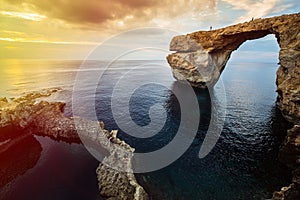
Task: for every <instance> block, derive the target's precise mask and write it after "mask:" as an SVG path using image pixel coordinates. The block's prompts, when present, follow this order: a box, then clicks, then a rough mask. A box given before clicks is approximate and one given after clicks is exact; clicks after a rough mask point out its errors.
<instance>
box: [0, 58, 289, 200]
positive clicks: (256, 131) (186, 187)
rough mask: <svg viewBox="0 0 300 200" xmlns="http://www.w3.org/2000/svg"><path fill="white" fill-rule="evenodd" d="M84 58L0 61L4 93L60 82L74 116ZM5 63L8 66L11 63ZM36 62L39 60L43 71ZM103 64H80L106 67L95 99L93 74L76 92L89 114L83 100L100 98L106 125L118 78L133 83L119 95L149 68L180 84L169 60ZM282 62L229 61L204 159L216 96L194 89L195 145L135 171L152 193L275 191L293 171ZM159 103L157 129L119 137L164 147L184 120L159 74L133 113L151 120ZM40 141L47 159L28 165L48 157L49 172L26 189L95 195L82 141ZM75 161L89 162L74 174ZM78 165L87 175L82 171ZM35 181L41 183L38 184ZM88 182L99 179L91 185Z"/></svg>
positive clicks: (220, 195)
mask: <svg viewBox="0 0 300 200" xmlns="http://www.w3.org/2000/svg"><path fill="white" fill-rule="evenodd" d="M7 62H8V61H7ZM10 62H11V61H10ZM80 63H81V62H80V61H55V62H53V61H51V62H50V61H48V62H41V61H39V62H37V61H34V62H33V61H26V62H23V63H20V62H16V63H15V62H14V63H10V65H9V66H11V68H10V69H8V68H7V69H6V70H5V68H4V67H2V68H1V70H2V73H1V74H2V77H3V78H2V79H1V85H5V87H1V96H4V95H5V96H16V95H19V94H21V93H22V92H26V91H28V90H35V89H42V88H47V87H54V86H60V87H62V88H63V89H64V90H63V91H62V92H60V93H59V94H58V95H55V97H54V99H55V100H65V101H66V102H67V103H68V105H67V108H66V114H67V115H71V94H72V85H73V84H74V79H75V77H76V73H78V67H79V65H80ZM3 65H4V66H6V65H7V63H6V64H3ZM37 65H38V66H40V67H39V70H38V71H37V70H36V66H37ZM106 65H107V63H106V62H96V61H93V62H92V61H91V62H89V63H88V65H86V66H85V67H86V68H85V70H81V71H93V70H102V71H103V72H104V74H103V76H102V78H101V80H100V82H99V84H98V85H97V86H96V88H97V90H96V91H97V95H96V98H93V96H91V95H90V93H89V92H88V90H89V89H90V88H93V87H95V86H94V85H91V83H90V81H89V80H88V77H87V81H86V82H85V83H84V87H85V88H87V89H86V90H82V91H79V92H80V94H81V98H80V101H82V102H83V109H82V112H86V113H85V114H84V116H88V115H89V111H88V110H85V109H84V104H88V103H90V102H91V101H95V102H96V108H95V109H96V112H97V116H98V119H99V120H103V121H104V122H105V125H106V128H107V129H119V127H118V125H117V124H116V122H115V121H114V118H113V116H112V112H111V95H112V92H113V89H114V88H115V86H116V84H117V83H118V81H119V80H120V78H123V79H124V77H127V79H128V81H127V82H126V83H127V84H128V85H127V84H125V85H123V86H122V87H124V88H122V87H121V89H120V90H119V91H118V92H119V98H123V97H126V95H127V93H126V92H125V91H126V90H125V89H126V87H129V86H130V85H131V84H133V83H135V82H137V81H143V78H144V77H145V75H146V76H148V77H153V79H154V78H155V79H157V80H160V81H161V82H163V83H164V85H165V86H168V87H170V88H171V89H172V88H177V89H178V90H180V89H181V87H182V86H181V84H179V83H177V82H176V81H175V80H174V79H173V78H172V75H171V71H170V69H169V68H168V67H166V68H163V67H162V66H167V64H166V63H165V61H118V62H117V63H114V65H113V66H110V68H108V69H106V70H104V69H105V67H106ZM24 66H26V67H24ZM141 66H142V67H141ZM277 67H278V66H277V65H276V64H264V63H230V64H229V65H228V66H227V67H226V69H225V70H224V72H223V74H222V80H223V82H224V86H225V90H226V98H227V116H226V122H225V126H224V128H223V131H222V133H221V136H220V138H219V140H218V142H217V144H216V146H215V147H214V149H213V150H212V151H211V152H210V154H209V155H208V156H206V157H205V158H203V159H199V158H198V153H199V149H200V147H201V144H202V142H203V139H204V138H205V134H206V132H207V128H208V125H209V122H210V117H211V107H210V105H211V99H210V95H209V91H207V90H195V94H196V96H197V99H198V103H199V107H200V113H201V119H200V121H199V122H194V121H193V119H191V123H198V124H199V129H198V131H197V135H196V137H195V138H194V140H193V143H192V145H191V146H190V147H189V148H188V150H187V151H186V152H185V153H184V155H183V156H181V157H180V158H179V159H178V160H176V161H175V162H174V163H172V164H171V165H169V166H168V167H166V168H163V169H160V170H158V171H155V172H150V173H144V174H136V177H137V179H138V181H139V183H140V184H141V185H142V186H143V187H144V188H145V189H146V191H147V192H148V193H149V195H150V197H151V198H152V199H265V198H270V197H271V196H272V192H273V191H275V190H278V189H279V188H281V186H284V185H286V184H287V183H288V182H289V180H290V174H289V173H288V172H287V170H286V168H285V167H284V166H282V165H281V164H280V163H279V162H278V160H277V153H278V147H279V145H280V144H281V143H282V141H283V139H284V134H285V129H284V126H285V123H284V119H283V118H282V117H281V115H280V113H279V111H278V110H277V109H276V107H275V100H276V92H275V90H276V86H275V74H276V70H277ZM13 69H14V70H13ZM28 80H30V81H28ZM123 89H124V90H123ZM154 104H160V105H162V109H163V110H165V111H166V113H167V120H166V124H165V125H164V126H163V128H162V129H161V130H160V131H159V132H158V133H157V134H156V135H155V136H153V137H150V138H144V139H142V138H135V137H132V136H130V134H128V133H127V132H124V131H122V130H120V131H119V135H118V136H119V137H120V138H121V139H124V140H125V141H126V142H127V143H129V144H130V145H131V146H133V147H134V148H136V152H149V151H154V150H157V149H160V148H162V147H163V146H165V145H167V144H168V143H169V142H170V141H172V139H173V138H174V136H175V135H176V132H177V129H178V127H179V123H180V120H181V111H180V104H179V102H178V99H177V98H176V96H175V95H174V94H172V92H171V91H170V90H169V89H167V88H166V87H163V86H162V85H161V84H156V82H155V81H153V83H151V84H146V85H143V86H141V87H139V88H137V89H136V90H135V91H134V93H133V95H132V96H131V98H130V101H129V111H130V116H131V119H132V120H133V121H134V122H135V123H136V124H138V125H140V126H145V125H147V124H149V123H151V119H150V117H149V114H148V113H149V109H150V107H151V106H153V105H154ZM120 114H122V113H120ZM186 128H188V127H186ZM133 131H134V130H133ZM187 137H189V136H187ZM37 140H38V143H40V144H41V148H42V149H48V151H43V152H44V156H43V157H44V158H45V159H44V161H43V159H39V160H37V161H36V164H33V165H34V166H35V167H34V166H33V167H31V168H30V169H35V168H37V166H39V165H41V164H42V163H45V160H46V161H48V164H47V165H44V169H43V172H45V173H44V174H42V175H41V176H42V177H44V178H41V179H40V180H41V183H39V182H38V181H31V182H30V184H28V185H31V187H29V186H28V191H30V192H31V193H32V194H35V195H36V196H38V195H42V194H44V192H45V191H46V188H56V189H58V188H60V189H61V192H57V193H53V194H52V193H50V194H49V198H50V197H53V198H56V197H57V196H60V197H64V198H61V199H80V197H78V196H77V197H78V198H77V197H74V195H71V194H72V191H75V190H77V189H76V188H82V189H83V191H84V192H85V194H86V192H87V191H89V192H90V193H93V194H91V198H90V199H93V198H96V197H97V194H98V191H97V188H96V187H97V186H96V185H95V184H96V176H95V174H94V172H95V171H94V170H95V167H96V165H97V161H96V160H95V159H94V158H93V157H92V156H91V155H89V154H88V153H87V152H86V150H85V149H84V148H83V146H82V145H79V144H74V145H69V144H65V143H58V142H56V141H52V140H51V139H49V138H48V139H42V138H37ZM58 146H61V148H58ZM51 149H52V150H54V149H55V154H56V155H63V159H62V160H64V161H65V160H68V162H62V160H60V161H59V160H55V161H53V160H51V159H48V158H47V155H50V153H51ZM66 152H67V153H66ZM52 155H53V154H52ZM77 155H81V156H77ZM75 161H76V162H75ZM56 162H62V164H61V165H62V166H66V167H61V168H60V169H59V170H60V171H59V174H60V175H59V177H61V176H62V177H65V181H66V182H65V184H61V185H59V186H57V184H58V183H62V181H63V180H61V179H59V180H57V181H49V180H52V178H53V174H51V173H47V172H48V171H50V172H51V170H52V169H53V167H52V164H51V163H56ZM70 163H72V164H70ZM75 163H78V164H80V163H86V164H85V165H83V166H80V165H79V166H78V168H77V170H76V173H71V172H70V171H69V169H70V165H76V164H75ZM89 163H91V164H89ZM88 165H90V166H91V167H88ZM47 166H48V167H47ZM79 171H80V173H81V174H82V177H78V174H77V172H79ZM36 176H37V175H36V174H35V175H34V173H32V170H28V171H26V170H25V172H24V173H22V175H18V178H16V179H15V180H14V181H15V182H14V185H16V184H18V182H20V180H21V183H26V182H27V181H28V180H30V179H32V180H37V177H36ZM83 177H85V178H83ZM74 179H75V180H77V181H74ZM81 180H82V182H81ZM16 182H17V183H16ZM37 185H38V186H39V187H38V189H37V190H33V188H35V186H37ZM46 185H47V186H46ZM91 185H94V186H93V188H92V187H91ZM19 187H21V184H19ZM3 188H7V187H3ZM8 188H10V187H8ZM74 188H75V189H74ZM88 188H89V189H88ZM91 188H92V189H91ZM15 189H16V188H13V187H11V188H10V189H6V190H11V191H13V190H14V191H17V190H15ZM85 189H86V190H85ZM59 194H61V195H59ZM47 195H48V193H47ZM68 195H70V196H68ZM35 199H38V198H35Z"/></svg>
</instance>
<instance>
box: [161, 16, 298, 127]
mask: <svg viewBox="0 0 300 200" xmlns="http://www.w3.org/2000/svg"><path fill="white" fill-rule="evenodd" d="M299 27H300V13H298V14H291V15H282V16H279V17H272V18H266V19H255V20H251V21H249V22H245V23H240V24H236V25H233V26H228V27H225V28H221V29H217V30H211V31H198V32H194V33H191V34H187V35H181V36H176V37H174V38H173V39H172V41H171V44H170V50H171V51H177V52H176V53H173V54H170V55H168V57H167V60H168V62H169V64H170V66H171V68H172V72H173V76H174V77H175V78H176V79H178V80H181V79H185V80H188V81H189V82H190V84H191V85H193V86H194V87H200V88H205V87H213V86H214V84H215V83H216V82H217V81H218V79H219V77H220V75H221V73H222V71H223V70H224V68H225V66H226V63H227V61H228V60H229V58H230V55H231V53H232V52H233V51H234V50H236V49H238V47H239V46H240V45H241V44H243V43H244V42H245V41H247V40H254V39H258V38H262V37H264V36H266V35H268V34H274V35H275V37H276V38H277V42H278V45H279V47H280V51H279V61H280V66H279V68H278V71H277V78H276V84H277V92H278V106H279V108H280V109H281V111H282V113H283V115H284V116H285V117H286V118H287V119H288V120H289V121H292V122H294V123H295V124H300V30H299Z"/></svg>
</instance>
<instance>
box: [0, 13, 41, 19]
mask: <svg viewBox="0 0 300 200" xmlns="http://www.w3.org/2000/svg"><path fill="white" fill-rule="evenodd" d="M0 14H1V15H6V16H9V17H17V18H22V19H27V20H32V21H42V20H43V19H45V18H46V16H44V15H39V14H36V13H24V12H10V11H0Z"/></svg>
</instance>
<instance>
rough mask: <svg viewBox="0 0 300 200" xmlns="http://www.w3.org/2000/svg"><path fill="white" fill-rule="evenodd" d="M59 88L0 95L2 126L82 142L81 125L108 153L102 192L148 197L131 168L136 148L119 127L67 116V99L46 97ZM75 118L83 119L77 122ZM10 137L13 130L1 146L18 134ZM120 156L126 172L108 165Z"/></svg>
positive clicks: (130, 199)
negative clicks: (121, 135) (119, 135)
mask: <svg viewBox="0 0 300 200" xmlns="http://www.w3.org/2000/svg"><path fill="white" fill-rule="evenodd" d="M59 90H60V88H53V89H46V90H43V91H39V92H32V93H29V94H26V95H24V96H21V97H19V98H12V99H7V98H5V97H3V98H0V129H5V128H6V127H14V128H15V129H16V130H25V131H23V132H24V133H30V134H35V135H41V136H49V137H51V138H53V139H55V140H62V141H65V142H69V143H72V142H76V143H81V140H80V138H79V135H78V128H79V129H80V130H79V132H80V134H81V137H85V138H90V139H91V141H93V144H94V145H96V146H100V145H101V146H102V148H104V149H105V150H106V151H107V153H108V154H107V155H106V157H105V158H104V161H105V162H104V163H106V164H103V162H102V163H100V164H99V167H98V168H97V170H96V174H97V178H98V185H99V192H100V194H101V196H103V197H104V198H107V199H110V200H113V199H115V200H118V199H120V200H121V199H122V200H124V199H125V200H147V199H148V195H147V193H146V192H145V190H144V189H143V188H142V187H141V186H140V185H139V184H138V182H137V181H136V179H135V176H134V174H133V172H132V169H131V166H132V165H131V159H132V156H133V152H134V149H133V148H131V147H130V146H129V145H128V144H126V143H125V142H124V141H122V140H120V139H118V138H117V131H111V132H109V131H107V130H105V129H104V123H103V122H97V121H90V120H86V119H81V118H78V117H66V116H65V115H64V108H65V103H63V102H47V101H44V100H42V99H43V98H45V97H49V96H51V95H52V94H53V93H55V92H57V91H59ZM75 119H76V121H77V123H79V125H77V126H75V123H74V120H75ZM95 126H99V127H100V129H99V130H102V132H103V133H105V134H104V137H107V138H106V139H107V140H102V139H103V134H101V133H99V131H98V132H97V131H96V132H95V129H94V128H93V127H95ZM9 137H10V136H9V134H6V135H5V137H4V136H3V137H2V136H1V137H0V147H1V146H2V145H6V146H7V145H9V143H10V142H13V140H14V138H13V137H11V138H9ZM101 138H102V139H101ZM112 144H113V145H116V146H117V147H118V148H121V149H123V151H121V153H120V152H119V151H117V149H116V148H110V145H112ZM120 159H121V160H124V162H121V163H122V166H119V167H120V169H124V167H126V169H127V170H126V172H122V171H119V170H115V169H112V168H110V167H108V165H109V166H113V165H112V164H114V163H116V164H119V165H120V162H119V160H120ZM107 164H108V165H107ZM123 165H125V166H123Z"/></svg>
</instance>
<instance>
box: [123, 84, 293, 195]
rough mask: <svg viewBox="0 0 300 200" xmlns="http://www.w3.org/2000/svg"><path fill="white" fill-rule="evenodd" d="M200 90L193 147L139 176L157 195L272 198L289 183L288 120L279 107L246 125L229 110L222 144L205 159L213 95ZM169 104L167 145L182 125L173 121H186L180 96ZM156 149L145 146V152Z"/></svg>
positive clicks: (219, 143)
mask: <svg viewBox="0 0 300 200" xmlns="http://www.w3.org/2000/svg"><path fill="white" fill-rule="evenodd" d="M173 87H180V84H178V83H177V82H176V83H175V84H174V85H173ZM195 93H196V95H197V99H198V102H199V106H200V113H201V120H200V123H199V129H198V132H197V135H196V137H195V139H194V141H193V143H192V145H191V146H190V147H189V149H188V150H187V151H186V152H185V153H184V154H183V156H181V157H180V158H179V159H178V160H177V161H175V162H174V163H173V164H171V165H169V166H168V167H166V168H163V169H161V170H158V171H155V172H151V173H144V174H136V176H137V179H138V181H139V182H140V184H141V185H143V187H145V189H146V191H148V192H149V194H150V196H151V198H152V199H263V198H270V197H271V196H272V192H273V191H275V190H278V189H280V188H281V187H282V186H283V185H285V184H287V183H288V182H289V180H290V178H291V175H290V173H289V172H288V170H287V168H286V167H285V166H283V165H282V164H280V163H279V161H278V160H277V154H278V150H279V146H280V144H282V142H283V140H284V136H285V132H286V128H287V126H288V124H287V122H285V120H284V118H283V117H282V116H281V114H280V111H278V109H277V108H276V107H275V106H274V107H273V108H272V110H271V113H269V114H268V115H266V116H267V117H265V118H264V119H262V118H259V119H257V118H256V117H253V118H248V122H247V123H244V124H243V120H244V119H243V120H242V121H239V120H238V119H236V118H230V115H231V114H232V112H233V111H232V110H230V109H229V110H228V111H227V112H228V113H229V119H226V122H225V126H224V129H223V131H222V134H221V137H220V138H219V140H218V142H217V144H216V146H215V147H214V149H213V150H212V151H211V152H210V154H209V155H207V156H206V157H205V158H203V159H199V158H198V153H199V150H200V147H201V144H202V142H203V140H204V137H205V134H206V131H207V128H208V126H209V122H210V116H211V107H210V105H211V99H210V95H209V91H208V90H198V89H195ZM165 104H166V108H168V109H167V112H168V120H167V123H166V126H165V127H164V128H166V127H169V128H167V129H164V130H162V134H163V135H164V136H165V137H164V139H165V140H166V141H165V142H164V144H165V143H168V142H169V141H170V140H171V139H172V137H174V134H176V131H177V129H176V126H175V127H174V126H172V124H177V123H178V121H180V105H179V104H178V101H177V99H176V97H175V96H174V95H173V94H171V93H170V94H169V96H168V99H167V100H166V102H165ZM245 112H248V111H246V110H245ZM248 114H249V113H242V114H241V115H245V116H248ZM250 114H251V113H250ZM177 127H178V125H177ZM170 136H172V137H170ZM125 139H126V141H129V142H130V141H131V140H130V139H128V138H125ZM161 140H163V139H161ZM154 141H155V140H154ZM156 141H157V140H156ZM158 142H160V141H158ZM153 144H154V145H156V147H158V145H157V144H155V143H154V142H153ZM149 145H150V144H149ZM145 148H146V149H145ZM152 149H153V148H152V147H149V146H148V147H145V146H144V149H143V151H149V150H152Z"/></svg>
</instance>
